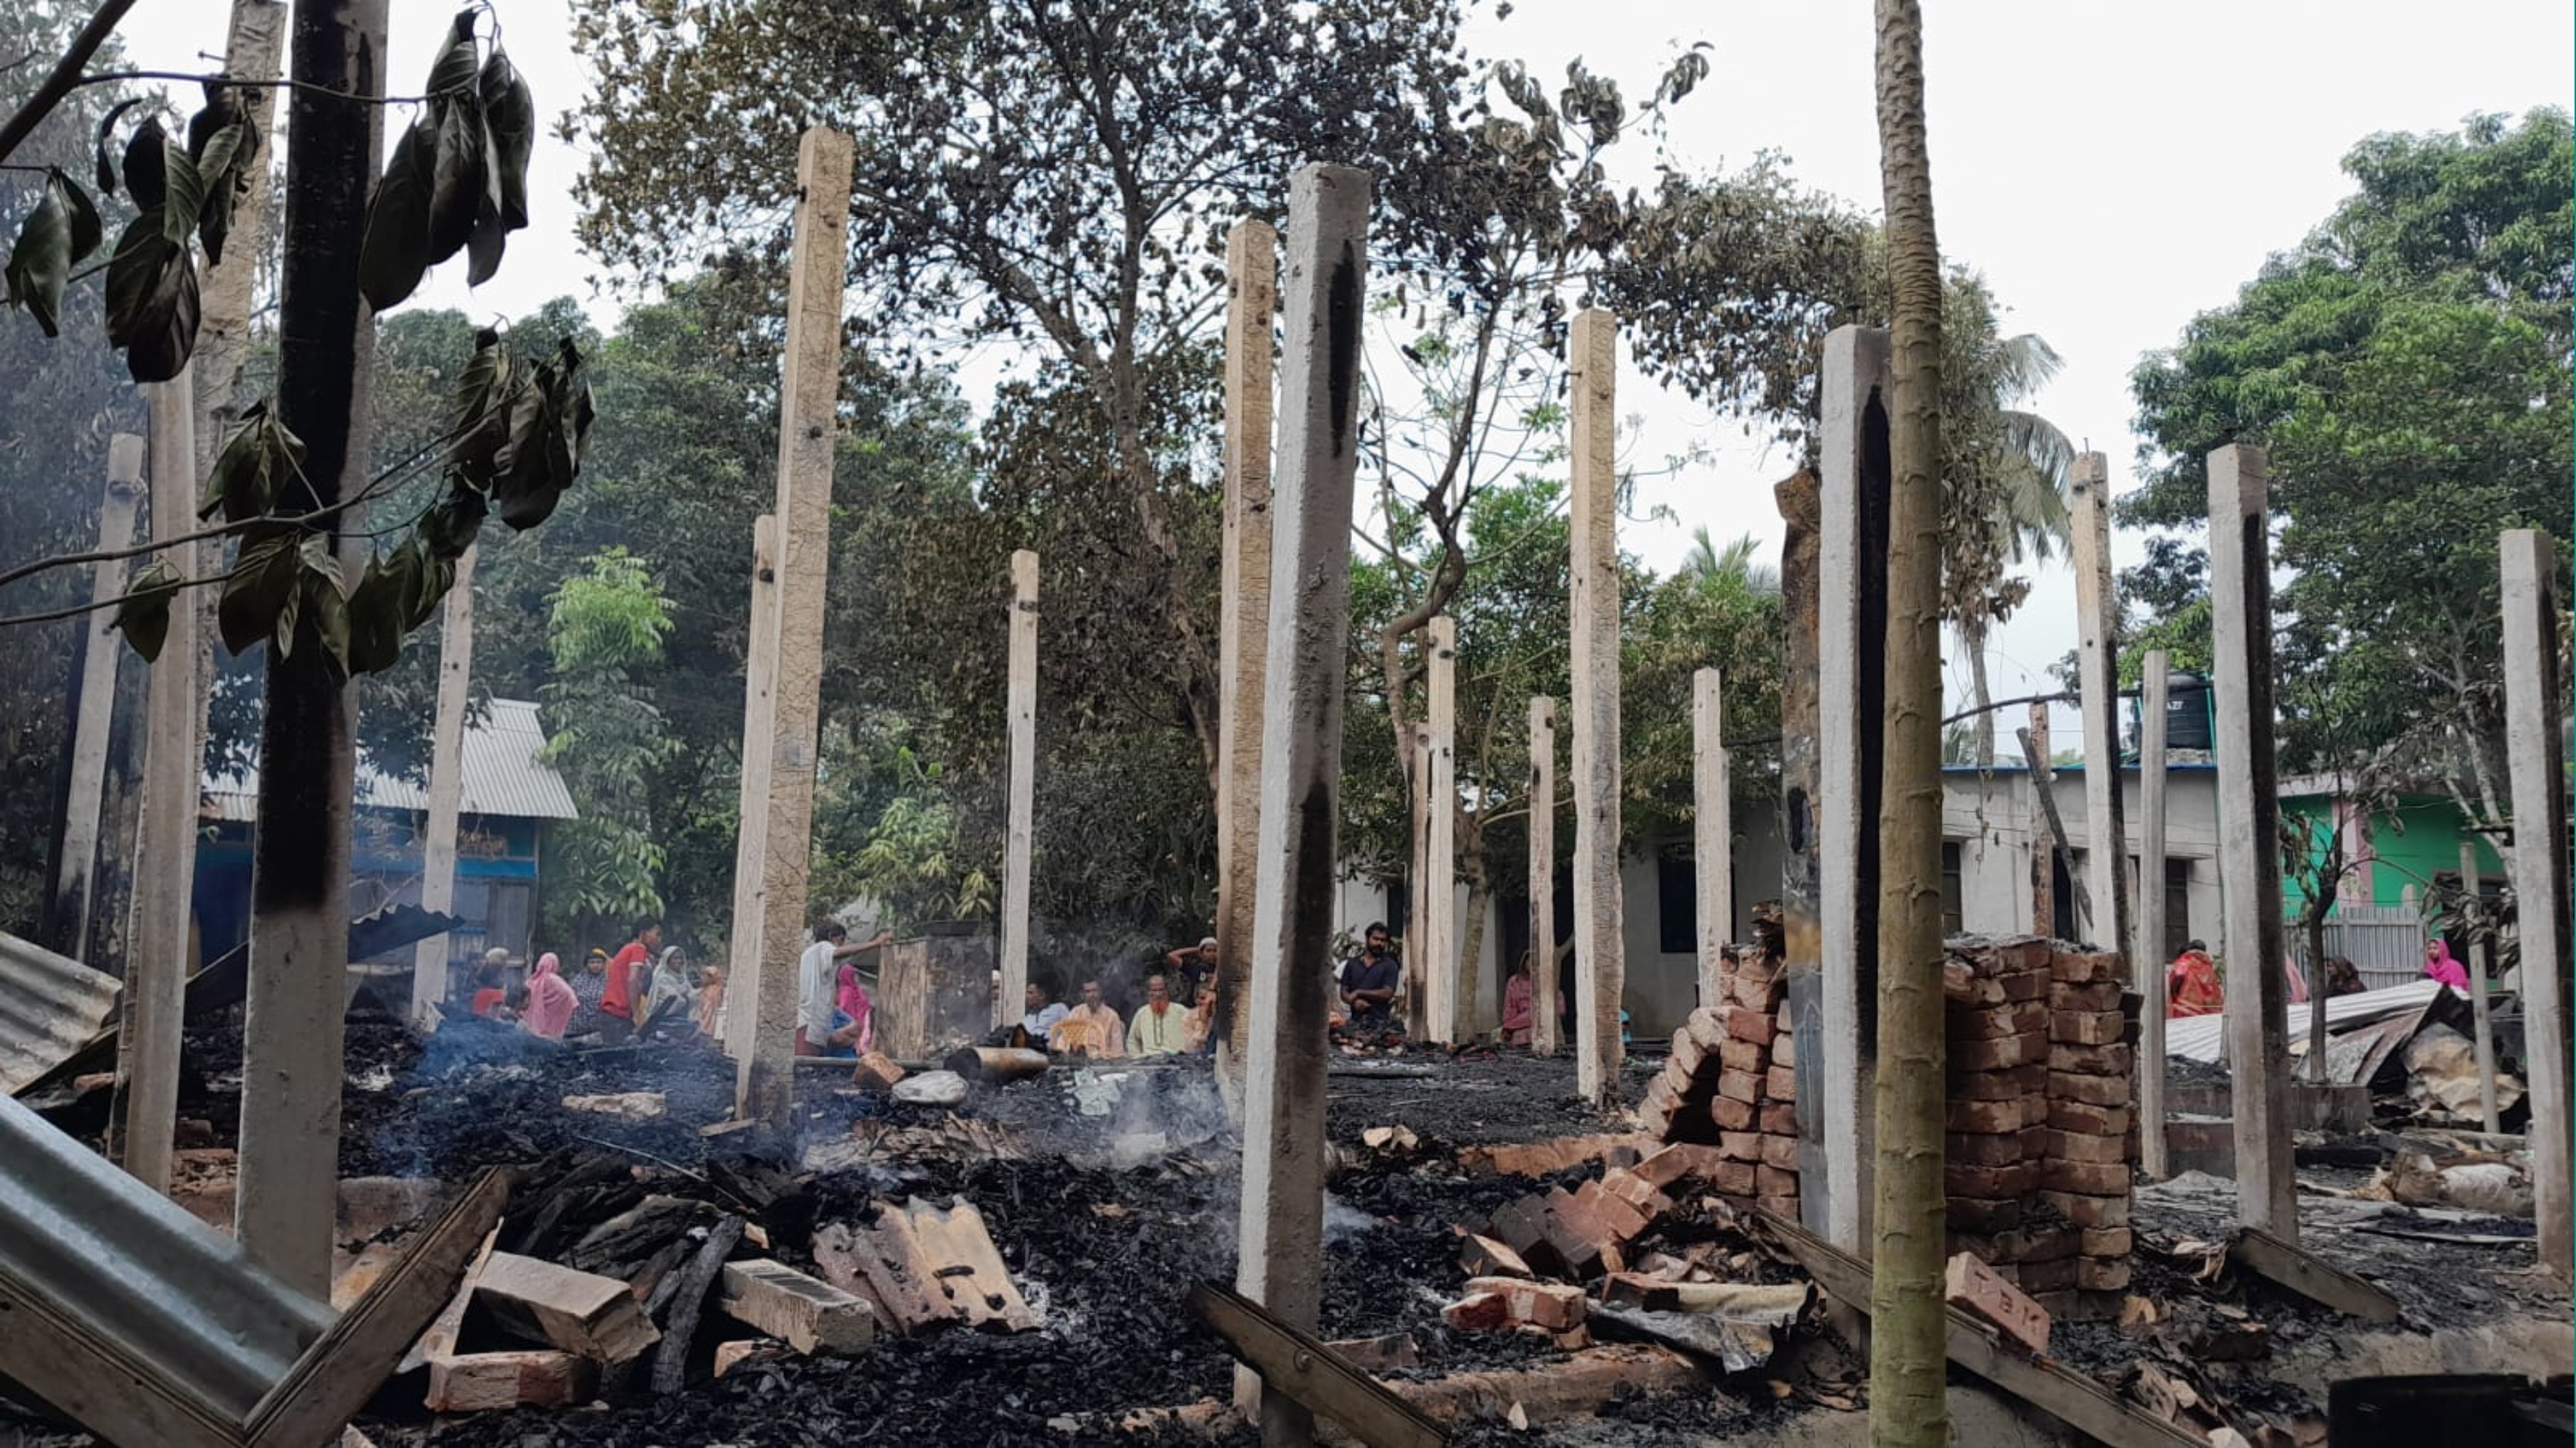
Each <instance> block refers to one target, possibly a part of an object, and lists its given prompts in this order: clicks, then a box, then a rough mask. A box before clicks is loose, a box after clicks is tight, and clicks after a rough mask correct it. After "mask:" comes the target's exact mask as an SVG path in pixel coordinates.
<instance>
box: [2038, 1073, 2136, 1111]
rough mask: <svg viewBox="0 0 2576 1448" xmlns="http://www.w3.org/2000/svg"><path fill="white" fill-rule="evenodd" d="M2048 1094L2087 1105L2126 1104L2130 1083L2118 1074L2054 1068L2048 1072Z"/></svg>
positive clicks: (2056, 1098) (2055, 1097) (2055, 1098)
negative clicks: (2097, 1073) (2095, 1073)
mask: <svg viewBox="0 0 2576 1448" xmlns="http://www.w3.org/2000/svg"><path fill="white" fill-rule="evenodd" d="M2048 1094H2049V1096H2050V1097H2051V1098H2052V1099H2054V1100H2057V1101H2078V1102H2082V1103H2083V1104H2085V1105H2087V1106H2126V1105H2128V1104H2129V1083H2128V1082H2127V1081H2125V1080H2122V1079H2121V1078H2120V1077H2117V1076H2096V1075H2088V1074H2085V1073H2083V1072H2078V1071H2058V1070H2052V1071H2050V1072H2049V1073H2048Z"/></svg>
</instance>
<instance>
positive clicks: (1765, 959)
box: [1638, 944, 1798, 1221]
mask: <svg viewBox="0 0 2576 1448" xmlns="http://www.w3.org/2000/svg"><path fill="white" fill-rule="evenodd" d="M1718 981H1719V991H1718V994H1719V1000H1718V1002H1717V1004H1715V1005H1711V1006H1702V1007H1700V1008H1699V1009H1698V1010H1695V1011H1693V1012H1691V1014H1690V1019H1689V1020H1687V1021H1685V1022H1683V1023H1682V1028H1681V1029H1680V1030H1678V1031H1676V1032H1674V1033H1673V1051H1672V1055H1670V1056H1669V1057H1667V1058H1666V1059H1665V1061H1664V1069H1663V1071H1662V1073H1661V1074H1659V1075H1657V1076H1656V1077H1655V1079H1654V1080H1653V1081H1652V1082H1650V1083H1649V1084H1648V1085H1647V1087H1646V1095H1645V1100H1644V1101H1643V1103H1642V1104H1640V1105H1639V1107H1638V1115H1639V1117H1640V1119H1641V1127H1642V1129H1643V1130H1644V1131H1645V1133H1646V1134H1647V1135H1648V1136H1650V1137H1652V1138H1653V1139H1655V1140H1657V1141H1664V1142H1686V1143H1692V1144H1697V1145H1706V1146H1714V1147H1716V1148H1717V1155H1718V1157H1719V1158H1720V1160H1719V1161H1718V1163H1717V1165H1716V1166H1715V1168H1714V1169H1713V1171H1712V1173H1711V1177H1710V1185H1711V1186H1712V1187H1714V1188H1715V1189H1716V1191H1717V1193H1718V1195H1719V1196H1720V1197H1722V1198H1724V1199H1725V1200H1726V1201H1728V1202H1729V1203H1731V1204H1733V1205H1736V1206H1748V1205H1757V1206H1760V1207H1761V1208H1762V1209H1763V1210H1765V1211H1768V1212H1771V1213H1773V1214H1774V1215H1777V1216H1780V1217H1785V1218H1787V1219H1788V1220H1790V1221H1796V1220H1797V1217H1798V1104H1797V1103H1798V1076H1797V1052H1796V1047H1795V1045H1794V1043H1793V1041H1792V1039H1791V1033H1792V1030H1793V1028H1794V1022H1793V1020H1792V1019H1791V1016H1790V1010H1789V1000H1788V994H1787V982H1786V981H1785V980H1784V979H1783V978H1782V974H1781V960H1780V957H1779V955H1778V954H1777V953H1776V952H1775V951H1774V950H1773V949H1772V948H1770V947H1769V946H1767V945H1758V944H1757V945H1740V946H1735V947H1732V948H1731V949H1730V950H1729V951H1728V953H1727V954H1726V956H1725V957H1724V958H1723V961H1722V963H1721V965H1720V966H1719V972H1718Z"/></svg>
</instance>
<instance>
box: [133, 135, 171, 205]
mask: <svg viewBox="0 0 2576 1448" xmlns="http://www.w3.org/2000/svg"><path fill="white" fill-rule="evenodd" d="M169 164H170V137H169V133H167V132H165V131H163V130H162V129H161V118H160V117H158V116H146V117H145V118H144V120H143V124H142V125H139V126H136V127H135V128H134V135H133V138H132V139H130V140H128V141H127V142H126V143H125V191H126V194H127V195H129V196H131V197H133V198H134V209H135V210H137V211H150V210H152V209H153V208H155V207H157V206H159V205H160V204H161V203H162V202H163V201H165V200H167V199H169V194H170V192H169V182H168V168H169Z"/></svg>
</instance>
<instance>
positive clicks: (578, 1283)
mask: <svg viewBox="0 0 2576 1448" xmlns="http://www.w3.org/2000/svg"><path fill="white" fill-rule="evenodd" d="M474 1300H475V1301H477V1302H479V1303H481V1304H482V1306H483V1310H484V1311H486V1312H488V1313H490V1314H491V1315H492V1319H493V1320H494V1321H495V1322H497V1323H499V1324H500V1325H501V1326H502V1327H504V1328H506V1329H508V1330H509V1331H511V1332H514V1333H517V1334H518V1335H520V1336H521V1337H525V1338H527V1339H529V1340H530V1341H532V1342H542V1343H544V1344H546V1345H547V1346H549V1347H557V1348H561V1349H563V1350H564V1351H565V1352H568V1353H575V1354H578V1355H580V1356H582V1357H586V1358H590V1359H592V1360H593V1361H596V1362H600V1363H622V1362H627V1361H630V1360H632V1359H634V1358H636V1357H639V1356H641V1355H642V1354H643V1351H644V1349H646V1348H648V1347H651V1346H652V1345H653V1344H654V1343H655V1342H657V1341H659V1340H660V1339H661V1336H662V1334H661V1333H660V1332H659V1331H657V1330H655V1328H654V1326H653V1324H652V1323H651V1321H649V1320H648V1319H646V1317H645V1316H644V1308H643V1305H642V1304H641V1303H638V1302H637V1301H636V1300H635V1294H634V1292H632V1291H631V1290H629V1289H628V1287H627V1285H626V1284H625V1283H623V1282H620V1281H618V1280H617V1279H616V1278H614V1277H602V1276H599V1275H598V1274H596V1273H591V1272H576V1271H574V1270H573V1269H572V1268H570V1267H564V1266H559V1265H557V1264H555V1263H552V1262H547V1261H543V1260H540V1259H538V1258H535V1257H521V1256H517V1255H515V1254H513V1253H509V1252H495V1253H493V1254H492V1255H491V1257H490V1258H488V1259H487V1260H486V1261H485V1262H484V1264H483V1272H482V1275H481V1277H480V1278H478V1279H477V1280H476V1282H475V1284H474Z"/></svg>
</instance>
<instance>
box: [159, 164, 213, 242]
mask: <svg viewBox="0 0 2576 1448" xmlns="http://www.w3.org/2000/svg"><path fill="white" fill-rule="evenodd" d="M161 165H162V167H163V175H164V177H165V178H166V181H167V183H168V186H169V196H168V199H166V200H165V201H163V202H162V204H161V230H162V234H163V235H165V236H167V237H169V238H170V240H171V241H172V242H173V243H175V244H177V245H179V246H183V247H184V246H186V245H187V244H188V238H189V237H190V236H192V235H194V234H195V233H196V230H197V217H198V215H199V214H200V213H201V212H203V211H204V210H205V209H206V177H205V173H204V172H201V171H199V170H198V169H197V163H196V162H194V161H191V160H189V159H188V153H187V152H185V151H182V150H180V149H179V148H178V147H176V146H173V147H171V148H170V153H169V154H168V155H167V156H164V157H163V158H162V161H161Z"/></svg>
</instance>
